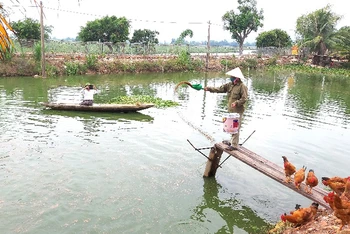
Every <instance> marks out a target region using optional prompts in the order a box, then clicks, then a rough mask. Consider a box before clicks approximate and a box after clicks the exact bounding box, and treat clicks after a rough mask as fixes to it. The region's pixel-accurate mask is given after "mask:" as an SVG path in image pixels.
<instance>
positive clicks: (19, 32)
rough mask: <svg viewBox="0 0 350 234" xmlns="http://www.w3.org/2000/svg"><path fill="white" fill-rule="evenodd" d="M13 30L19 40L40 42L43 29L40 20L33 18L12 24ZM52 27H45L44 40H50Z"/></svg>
mask: <svg viewBox="0 0 350 234" xmlns="http://www.w3.org/2000/svg"><path fill="white" fill-rule="evenodd" d="M11 26H12V29H13V30H14V31H15V34H16V36H17V37H18V39H26V40H31V39H34V40H40V38H41V36H40V35H41V29H40V23H39V21H38V20H34V19H31V18H26V19H24V20H23V21H21V20H19V21H17V22H13V23H11ZM52 28H53V27H52V26H44V38H45V39H49V38H50V34H51V32H52Z"/></svg>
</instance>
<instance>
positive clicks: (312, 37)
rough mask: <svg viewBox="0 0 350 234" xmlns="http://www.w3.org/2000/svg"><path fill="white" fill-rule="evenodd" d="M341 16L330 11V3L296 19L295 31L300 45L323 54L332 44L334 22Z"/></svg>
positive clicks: (334, 29) (334, 31) (334, 30)
mask: <svg viewBox="0 0 350 234" xmlns="http://www.w3.org/2000/svg"><path fill="white" fill-rule="evenodd" d="M340 19H341V16H338V15H336V14H335V13H333V12H332V11H331V7H330V5H327V6H326V7H324V8H322V9H319V10H316V11H314V12H312V13H310V14H308V15H303V16H301V17H299V18H298V19H297V27H296V33H297V34H298V36H299V40H300V44H301V46H305V47H309V48H310V49H311V51H313V52H315V53H316V54H318V55H325V54H326V52H327V50H328V49H330V48H331V47H332V46H333V45H334V40H333V39H334V36H335V34H336V28H335V26H336V24H337V22H338V21H339V20H340Z"/></svg>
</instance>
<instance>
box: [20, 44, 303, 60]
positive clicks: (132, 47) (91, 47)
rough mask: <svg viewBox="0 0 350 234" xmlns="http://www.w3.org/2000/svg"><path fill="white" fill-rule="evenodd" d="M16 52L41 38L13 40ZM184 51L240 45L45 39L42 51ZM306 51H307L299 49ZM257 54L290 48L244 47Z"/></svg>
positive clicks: (231, 50)
mask: <svg viewBox="0 0 350 234" xmlns="http://www.w3.org/2000/svg"><path fill="white" fill-rule="evenodd" d="M14 44H15V48H16V51H17V52H22V53H32V52H34V51H35V48H36V47H40V46H41V45H40V40H20V41H19V40H14ZM183 50H186V51H187V52H189V53H191V54H192V55H206V54H207V53H209V54H210V55H211V56H219V55H238V52H239V48H238V47H235V46H210V48H209V50H208V48H207V46H206V45H199V46H198V45H188V44H187V45H176V44H142V43H127V42H121V43H111V42H98V41H91V42H80V41H57V40H46V41H45V52H46V53H48V54H50V53H52V54H61V53H62V54H72V53H77V54H113V55H160V56H171V55H177V54H178V53H179V52H180V51H183ZM302 52H303V53H307V52H308V51H302ZM247 53H248V54H256V55H259V56H276V55H281V56H286V55H287V56H289V55H292V50H291V48H289V47H287V48H276V47H264V48H256V47H253V46H251V47H245V48H244V54H247Z"/></svg>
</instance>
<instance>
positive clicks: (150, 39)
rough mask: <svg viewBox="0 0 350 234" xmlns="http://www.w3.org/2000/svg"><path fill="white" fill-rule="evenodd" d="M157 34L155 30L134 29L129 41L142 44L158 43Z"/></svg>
mask: <svg viewBox="0 0 350 234" xmlns="http://www.w3.org/2000/svg"><path fill="white" fill-rule="evenodd" d="M157 35H159V32H157V31H151V30H149V29H143V30H141V29H138V30H135V31H134V33H133V36H132V38H131V40H130V42H131V43H141V44H142V45H149V44H158V43H159V41H158V38H157Z"/></svg>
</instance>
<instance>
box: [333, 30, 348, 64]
mask: <svg viewBox="0 0 350 234" xmlns="http://www.w3.org/2000/svg"><path fill="white" fill-rule="evenodd" d="M334 41H335V42H336V44H335V46H334V48H335V50H336V53H337V54H339V55H343V56H345V57H346V58H348V59H350V26H345V27H342V28H340V29H339V31H338V32H337V33H336V34H335V37H334Z"/></svg>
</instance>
